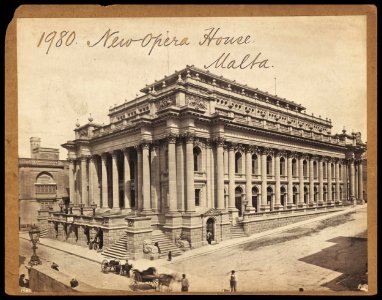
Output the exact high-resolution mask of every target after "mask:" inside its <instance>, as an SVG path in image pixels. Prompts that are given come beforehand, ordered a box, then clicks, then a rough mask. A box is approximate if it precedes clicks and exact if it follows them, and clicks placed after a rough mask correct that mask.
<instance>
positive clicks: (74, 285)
mask: <svg viewBox="0 0 382 300" xmlns="http://www.w3.org/2000/svg"><path fill="white" fill-rule="evenodd" d="M77 286H78V280H77V279H75V278H72V280H70V287H72V288H75V287H77Z"/></svg>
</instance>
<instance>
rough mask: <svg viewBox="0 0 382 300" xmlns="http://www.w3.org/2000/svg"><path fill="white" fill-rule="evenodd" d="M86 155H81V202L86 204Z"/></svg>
mask: <svg viewBox="0 0 382 300" xmlns="http://www.w3.org/2000/svg"><path fill="white" fill-rule="evenodd" d="M87 160H88V159H87V157H81V203H83V204H85V205H86V204H87V202H88V201H89V200H88V176H87V173H86V165H87Z"/></svg>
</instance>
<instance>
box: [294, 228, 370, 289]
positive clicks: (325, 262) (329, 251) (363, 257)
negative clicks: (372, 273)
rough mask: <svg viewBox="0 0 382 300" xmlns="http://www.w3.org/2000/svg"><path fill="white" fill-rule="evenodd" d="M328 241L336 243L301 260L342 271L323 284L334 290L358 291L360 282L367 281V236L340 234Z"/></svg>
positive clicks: (364, 234)
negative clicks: (345, 235) (344, 235)
mask: <svg viewBox="0 0 382 300" xmlns="http://www.w3.org/2000/svg"><path fill="white" fill-rule="evenodd" d="M365 232H366V231H365ZM362 236H366V233H363V234H362ZM328 242H332V243H335V244H334V245H333V246H330V247H328V248H325V249H323V250H321V251H320V252H317V253H315V254H312V255H309V256H306V257H303V258H300V259H299V260H300V261H303V262H306V263H309V264H313V265H316V266H319V267H321V268H325V269H330V270H333V271H336V272H340V273H342V275H340V276H338V277H336V278H334V279H333V280H331V281H328V282H325V283H324V284H322V285H321V286H323V287H327V288H329V289H331V290H333V291H349V290H350V291H357V290H358V285H359V284H360V283H367V275H366V272H367V238H365V237H343V236H339V237H336V238H334V239H330V240H328Z"/></svg>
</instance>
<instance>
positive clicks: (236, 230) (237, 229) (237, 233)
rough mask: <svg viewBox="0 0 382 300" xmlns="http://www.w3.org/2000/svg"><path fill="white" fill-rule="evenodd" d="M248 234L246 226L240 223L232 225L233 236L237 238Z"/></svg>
mask: <svg viewBox="0 0 382 300" xmlns="http://www.w3.org/2000/svg"><path fill="white" fill-rule="evenodd" d="M246 236H247V235H246V234H245V232H244V228H243V227H242V226H240V225H236V226H231V238H232V239H236V238H241V237H246Z"/></svg>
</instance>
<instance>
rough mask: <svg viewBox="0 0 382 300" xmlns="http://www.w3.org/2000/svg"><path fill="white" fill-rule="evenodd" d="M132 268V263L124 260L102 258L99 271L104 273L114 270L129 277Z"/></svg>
mask: <svg viewBox="0 0 382 300" xmlns="http://www.w3.org/2000/svg"><path fill="white" fill-rule="evenodd" d="M132 268H133V265H132V264H129V263H128V261H127V260H126V261H125V260H122V261H121V260H119V259H110V260H108V259H104V260H103V261H102V263H101V271H102V272H104V273H107V272H114V273H117V274H120V275H127V277H130V270H131V269H132Z"/></svg>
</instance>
